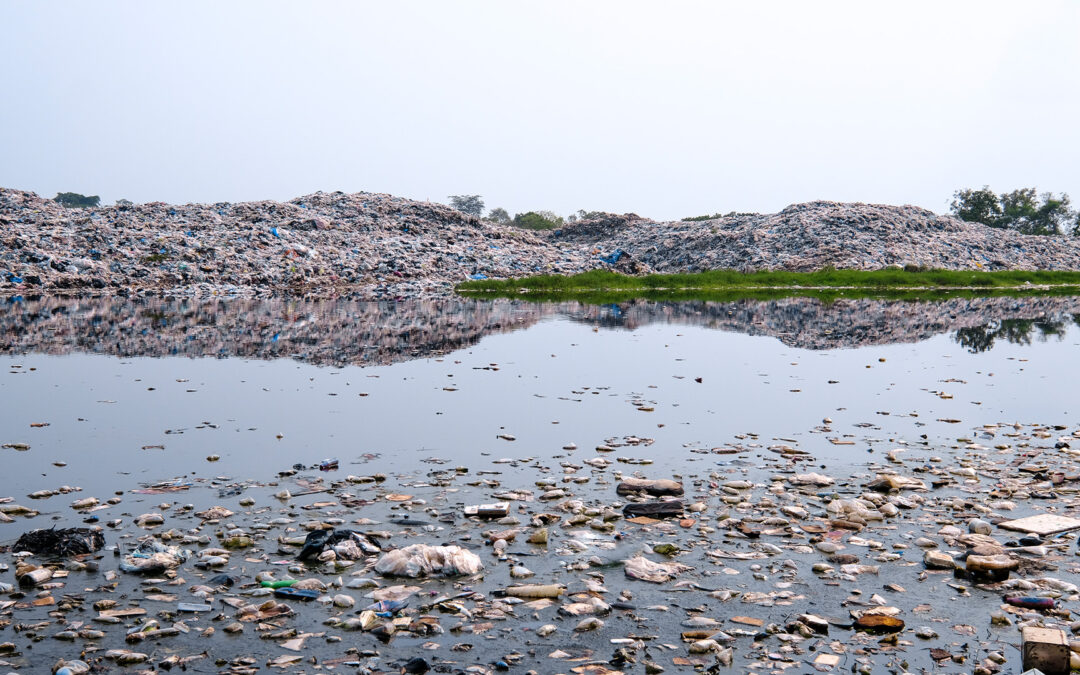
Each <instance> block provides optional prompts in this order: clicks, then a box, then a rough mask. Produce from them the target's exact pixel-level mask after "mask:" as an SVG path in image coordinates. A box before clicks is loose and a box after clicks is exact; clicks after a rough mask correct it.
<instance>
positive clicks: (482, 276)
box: [469, 274, 487, 281]
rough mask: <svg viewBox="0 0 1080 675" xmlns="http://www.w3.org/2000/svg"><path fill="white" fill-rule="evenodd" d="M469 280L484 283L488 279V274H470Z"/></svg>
mask: <svg viewBox="0 0 1080 675" xmlns="http://www.w3.org/2000/svg"><path fill="white" fill-rule="evenodd" d="M469 278H470V279H472V280H474V281H483V280H484V279H487V275H486V274H470V275H469Z"/></svg>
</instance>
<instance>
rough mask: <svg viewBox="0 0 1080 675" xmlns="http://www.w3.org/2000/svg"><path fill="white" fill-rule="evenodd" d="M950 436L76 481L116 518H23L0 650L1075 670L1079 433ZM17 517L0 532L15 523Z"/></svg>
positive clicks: (98, 668) (235, 659)
mask: <svg viewBox="0 0 1080 675" xmlns="http://www.w3.org/2000/svg"><path fill="white" fill-rule="evenodd" d="M830 425H831V421H830V420H827V419H826V420H823V421H822V426H821V427H820V428H819V429H818V431H819V432H820V433H823V434H830V433H835V432H834V431H833V430H832V429H831V428H830ZM966 433H967V437H966V438H963V439H961V440H959V441H958V442H957V444H956V445H954V446H951V447H931V446H928V445H924V444H920V443H907V442H904V441H902V440H898V441H896V447H895V448H894V449H892V450H890V451H889V452H886V453H884V454H879V455H874V456H871V457H870V458H869V460H868V461H866V462H860V463H858V464H855V463H853V464H852V465H851V466H850V467H847V468H846V469H845V470H842V471H830V470H829V468H827V467H825V466H822V465H821V464H820V462H819V461H818V460H816V459H815V458H814V456H813V454H812V453H811V452H810V451H809V450H806V449H803V448H800V447H797V446H796V445H793V444H789V443H779V442H777V443H773V444H771V445H767V446H766V445H764V444H762V443H756V442H753V441H754V440H756V439H750V438H743V439H734V441H733V442H732V443H727V444H723V445H718V446H716V447H712V448H701V449H698V450H696V451H695V452H696V453H697V454H696V455H695V456H696V457H705V458H708V459H709V460H711V461H709V462H697V463H692V462H687V463H685V466H686V467H687V471H686V472H684V473H683V474H681V475H673V476H657V475H655V474H654V473H651V472H650V471H649V469H650V466H649V464H650V462H649V461H644V460H645V459H646V458H640V457H639V458H637V459H634V460H633V461H631V460H632V458H630V457H627V456H624V455H623V453H624V452H625V449H626V448H636V450H635V452H636V453H638V454H640V453H641V451H642V450H643V449H644V448H648V447H650V446H651V445H652V443H651V440H650V439H647V438H643V437H627V438H626V439H623V441H618V440H612V441H611V443H610V444H604V445H602V446H597V447H596V448H595V449H593V450H587V449H581V450H579V449H577V448H576V447H575V448H571V449H569V450H566V451H564V452H563V453H562V454H560V455H557V456H554V457H551V458H549V459H538V458H536V457H529V456H521V457H509V458H503V459H497V460H492V464H491V465H490V466H487V467H465V466H456V467H455V466H452V465H450V466H440V465H439V464H434V465H433V466H426V467H423V468H421V469H417V470H411V471H410V470H405V469H404V468H403V469H402V470H401V471H400V472H399V473H396V474H394V475H393V476H388V475H383V474H375V475H359V476H358V475H352V474H348V473H347V472H344V471H340V470H339V469H338V468H337V467H338V466H340V465H339V463H337V462H329V461H328V462H322V463H318V464H314V465H312V466H315V467H319V469H316V470H317V471H318V474H317V475H312V474H310V473H306V471H309V470H310V469H306V468H304V465H303V464H300V465H299V466H300V467H301V468H300V469H295V468H294V469H287V470H283V471H281V472H279V473H278V475H277V477H276V480H275V481H272V482H271V483H269V484H267V485H266V486H265V487H264V488H263V489H262V491H259V490H258V489H256V488H255V487H254V486H252V487H251V488H249V489H247V490H243V491H241V492H240V493H238V494H235V495H232V493H230V492H229V491H228V490H225V489H222V488H220V487H218V485H217V484H215V482H210V483H208V484H207V483H203V484H202V485H203V487H202V488H200V487H199V486H198V484H191V483H188V484H186V487H185V490H184V491H183V499H182V500H178V501H176V502H175V503H174V502H164V503H162V504H160V505H158V506H157V508H156V509H154V510H153V511H149V512H147V513H144V514H142V515H138V516H132V515H131V513H138V511H137V510H135V511H132V510H131V509H130V507H129V506H125V505H124V500H125V499H133V498H138V495H141V494H144V492H139V491H136V490H131V491H130V492H129V493H126V494H125V497H124V498H117V499H115V500H111V505H102V504H96V505H94V506H88V504H89V502H87V501H86V499H87V498H84V499H82V500H76V502H74V503H73V504H79V505H80V507H79V508H81V513H82V515H85V514H86V513H88V511H86V509H87V508H93V509H95V513H97V512H99V511H102V510H105V509H108V508H113V509H115V513H114V515H116V516H117V517H116V518H115V519H114V520H110V521H109V522H108V528H106V529H104V530H102V529H96V528H73V529H36V530H32V531H28V532H25V533H24V534H23V536H22V537H21V539H20V540H19V542H18V543H16V544H15V545H14V546H12V547H11V548H10V549H8V550H7V551H0V574H4V575H8V578H9V579H11V581H13V582H15V583H10V582H7V581H0V665H2V666H3V667H6V668H11V669H14V670H17V671H20V672H21V671H23V670H25V669H28V668H30V667H31V665H33V667H34V668H35V670H34V672H37V671H38V670H40V669H41V668H44V667H45V666H43V665H41V662H40V661H39V659H41V658H43V655H46V654H48V655H50V661H49V663H53V664H55V665H54V667H53V672H57V673H59V672H68V673H85V672H90V671H91V670H92V671H93V672H108V671H110V670H113V669H116V668H121V667H124V666H132V665H136V666H140V667H142V668H144V669H151V668H157V669H158V670H162V671H164V670H171V669H179V670H183V669H188V668H193V669H195V670H207V671H210V670H214V671H215V672H220V673H237V674H239V673H245V674H246V673H254V672H259V671H260V669H261V668H264V667H269V668H276V669H281V670H282V671H284V672H310V665H311V664H312V663H313V662H314V663H319V664H321V665H322V666H323V668H326V669H331V667H333V668H347V669H349V672H360V673H367V674H375V673H400V672H415V673H422V672H426V671H428V670H431V671H433V672H467V673H474V674H478V675H484V674H489V673H495V672H499V671H515V672H522V673H526V672H551V673H556V672H559V673H567V672H572V673H576V674H582V675H584V674H589V673H596V674H607V675H613V674H615V673H627V672H642V671H644V672H648V673H661V672H665V671H669V670H670V671H671V672H694V671H699V672H700V671H705V672H724V669H727V668H729V667H730V668H732V669H733V670H732V672H768V673H773V672H786V671H789V670H790V672H811V671H815V672H836V673H839V672H856V673H861V674H864V675H867V674H870V673H877V672H920V671H925V672H965V673H978V674H979V675H992V674H994V673H1007V672H1020V671H1021V670H1027V669H1029V668H1036V667H1037V668H1039V669H1040V670H1041V671H1042V672H1043V673H1046V674H1048V675H1049V674H1051V673H1067V672H1069V670H1070V668H1071V669H1080V641H1077V640H1074V639H1073V636H1074V635H1076V634H1080V622H1077V621H1076V620H1075V617H1074V616H1073V615H1072V611H1073V610H1074V609H1076V607H1078V606H1080V604H1078V603H1080V587H1078V585H1077V584H1078V583H1080V564H1078V563H1077V556H1078V554H1080V551H1078V547H1077V543H1078V541H1080V539H1078V535H1080V518H1078V517H1077V516H1080V501H1078V499H1077V495H1078V494H1080V428H1074V427H1072V426H1066V425H1036V424H1028V425H1024V424H1019V423H1014V424H1000V423H988V424H982V425H979V426H975V427H972V428H970V429H969V430H967V432H966ZM853 442H854V441H853ZM806 445H807V446H811V445H812V442H807V443H806ZM1074 446H1075V447H1074ZM322 467H326V469H325V470H321V469H322ZM631 469H636V470H634V471H631ZM223 480H224V479H223ZM223 494H226V495H232V496H231V498H232V499H233V501H231V502H229V503H228V504H224V503H220V502H219V501H218V500H219V499H221V495H223ZM178 496H179V495H178ZM48 498H51V499H57V498H60V497H59V496H58V495H54V496H52V497H48ZM184 500H191V501H192V502H202V503H199V504H196V503H182V501H184ZM12 503H13V497H6V498H3V500H0V504H3V505H11V504H12ZM76 510H77V511H78V509H76ZM9 512H10V513H12V514H14V516H13V518H12V521H13V523H15V524H12V523H8V524H6V525H0V527H6V528H9V529H13V528H17V527H19V524H21V523H23V522H30V521H29V520H27V519H28V518H30V517H31V516H30V514H29V513H28V512H27V511H25V510H18V509H9ZM150 516H154V517H150ZM125 519H126V520H125ZM103 532H104V533H106V534H105V536H104V539H105V541H104V542H102V537H103V534H102V533H103ZM71 542H86V543H87V546H86V547H85V549H86V550H84V549H83V548H80V547H78V546H75V545H73V544H72V543H71ZM103 543H104V548H103V547H102V544H103ZM118 572H119V574H118ZM1017 647H1019V648H1017ZM31 659H33V661H31ZM200 662H204V663H200ZM65 668H66V669H67V670H64V669H65ZM28 672H29V671H28Z"/></svg>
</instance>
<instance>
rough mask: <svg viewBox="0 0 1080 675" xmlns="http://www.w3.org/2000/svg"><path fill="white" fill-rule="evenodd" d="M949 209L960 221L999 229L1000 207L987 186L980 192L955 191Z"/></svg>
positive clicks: (994, 195) (995, 196)
mask: <svg viewBox="0 0 1080 675" xmlns="http://www.w3.org/2000/svg"><path fill="white" fill-rule="evenodd" d="M949 207H950V209H951V210H952V212H953V215H955V216H956V217H957V218H959V219H960V220H966V221H969V222H974V223H982V224H983V225H989V226H990V227H1001V225H1000V224H999V223H1000V221H1001V215H1002V213H1001V205H1000V204H998V198H997V195H996V194H994V191H993V190H991V189H990V186H989V185H984V186H983V188H982V189H981V190H957V191H956V192H954V193H953V201H952V204H950V205H949Z"/></svg>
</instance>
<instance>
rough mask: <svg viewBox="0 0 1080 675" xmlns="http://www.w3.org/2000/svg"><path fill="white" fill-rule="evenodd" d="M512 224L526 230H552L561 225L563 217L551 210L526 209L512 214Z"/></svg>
mask: <svg viewBox="0 0 1080 675" xmlns="http://www.w3.org/2000/svg"><path fill="white" fill-rule="evenodd" d="M514 225H516V226H517V227H523V228H525V229H527V230H554V229H555V228H557V227H562V225H563V219H562V218H561V217H560V216H557V215H555V214H554V213H552V212H551V211H528V212H526V213H518V214H516V215H514Z"/></svg>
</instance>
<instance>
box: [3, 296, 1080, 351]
mask: <svg viewBox="0 0 1080 675" xmlns="http://www.w3.org/2000/svg"><path fill="white" fill-rule="evenodd" d="M552 315H563V316H568V317H570V318H571V319H572V320H575V321H581V322H584V323H587V324H589V325H592V326H601V327H609V328H627V329H631V330H634V329H637V328H639V327H641V326H645V325H647V324H650V323H658V322H662V323H679V324H686V325H692V326H704V327H709V328H713V329H718V330H724V331H729V332H739V333H746V334H749V335H769V336H773V337H776V338H777V339H779V340H781V341H782V342H783V343H784V344H787V345H790V346H793V347H799V348H803V349H831V348H836V347H861V346H867V345H881V344H894V343H899V342H917V341H921V340H924V339H927V338H930V337H933V336H935V335H940V334H944V333H950V332H955V333H956V335H957V338H958V339H962V340H965V341H969V342H971V348H972V349H978V350H985V349H988V348H990V347H991V346H992V345H993V343H994V341H995V339H1000V340H1030V339H1032V338H1033V337H1034V336H1036V335H1038V334H1042V332H1045V333H1047V334H1053V333H1060V332H1061V329H1063V328H1064V326H1066V325H1068V324H1070V323H1072V322H1073V321H1074V317H1075V316H1080V299H1078V298H1075V297H1069V296H1054V297H1047V296H1040V297H1027V298H1023V299H1022V300H1021V299H1017V298H1010V297H985V298H951V299H947V300H941V301H935V302H904V301H891V300H870V299H857V300H853V299H843V298H841V299H837V300H834V301H832V302H828V303H825V302H821V301H820V300H817V299H813V298H784V299H780V300H768V301H757V300H740V301H736V302H723V303H720V302H680V303H655V302H647V301H632V302H624V303H619V304H617V305H614V304H609V305H582V304H578V303H557V304H540V303H532V302H519V301H510V300H503V299H495V300H490V301H478V300H470V299H464V298H455V299H426V300H409V301H403V302H395V303H389V302H380V303H372V302H360V301H352V300H339V301H334V302H330V301H302V300H292V301H286V300H280V299H267V300H253V299H246V298H230V299H212V300H206V301H194V300H190V299H178V298H90V299H87V298H82V299H72V298H58V297H48V298H43V299H37V300H33V299H28V300H24V301H23V302H19V303H16V304H11V305H9V306H8V307H7V310H6V311H4V312H0V336H2V338H0V353H2V354H26V353H30V352H39V353H48V354H68V353H72V352H79V351H84V350H87V349H88V345H93V351H94V352H95V353H100V354H111V355H113V356H121V357H134V356H188V357H193V358H198V357H202V356H205V355H207V354H212V355H214V356H217V357H221V356H232V357H242V358H253V359H275V358H286V357H287V358H294V359H297V360H301V361H304V362H307V363H312V364H316V365H324V364H334V365H346V364H348V365H388V364H391V363H397V362H400V361H408V360H413V359H419V358H428V357H432V356H439V355H443V354H447V353H449V352H451V351H453V350H455V349H461V348H464V347H469V346H471V345H474V344H476V343H477V342H479V341H480V339H481V338H483V337H485V336H487V335H492V334H497V333H505V332H510V331H514V330H520V329H524V328H528V327H530V326H532V325H534V324H536V323H537V322H538V321H540V320H542V319H544V318H545V317H549V316H552ZM1010 322H1015V323H1016V324H1017V327H1016V328H1014V329H1008V330H1005V329H1006V328H1008V327H1009V326H1010V325H1011V324H1010ZM1021 328H1025V329H1026V330H1027V331H1028V332H1024V330H1021ZM1044 329H1045V330H1044ZM87 336H92V338H88V337H87Z"/></svg>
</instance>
